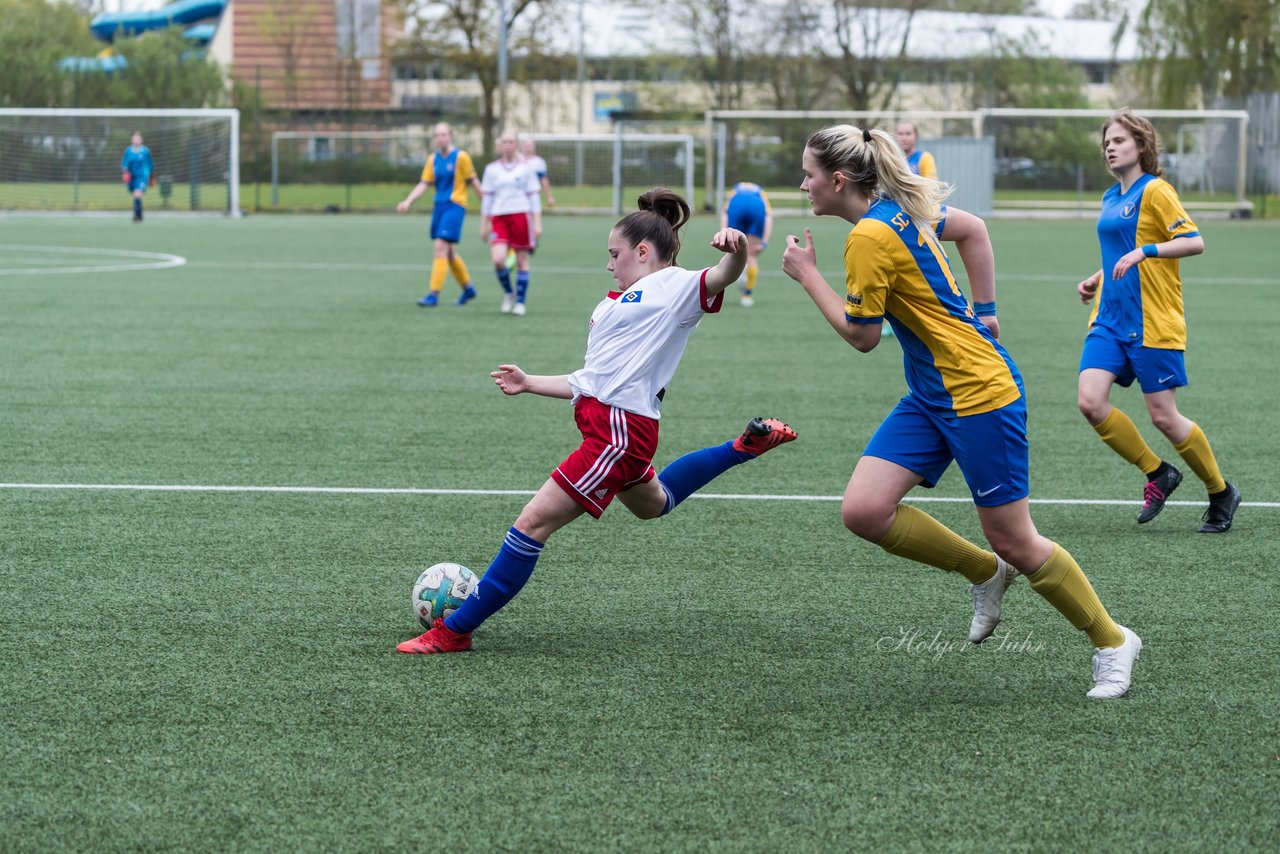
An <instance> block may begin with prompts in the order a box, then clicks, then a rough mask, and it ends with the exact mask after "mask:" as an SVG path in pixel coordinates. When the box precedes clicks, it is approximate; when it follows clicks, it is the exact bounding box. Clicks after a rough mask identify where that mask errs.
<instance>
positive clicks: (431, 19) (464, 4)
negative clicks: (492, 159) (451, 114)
mask: <svg viewBox="0 0 1280 854" xmlns="http://www.w3.org/2000/svg"><path fill="white" fill-rule="evenodd" d="M400 3H401V7H402V9H403V10H404V14H405V17H406V20H408V21H412V22H414V23H416V27H415V28H414V30H415V35H414V36H412V37H411V38H410V40H409V43H408V44H406V45H405V46H404V50H403V51H402V53H403V58H405V59H410V60H415V61H418V62H430V61H443V62H444V63H446V64H448V65H451V66H452V67H454V68H456V69H458V70H459V71H461V72H462V73H463V74H465V75H474V76H475V78H476V79H477V80H478V81H479V83H480V92H481V95H480V101H481V117H480V124H481V128H482V131H483V134H484V137H483V148H484V152H485V155H484V156H485V157H486V158H487V157H489V156H490V155H491V154H492V152H493V151H494V144H493V143H494V139H495V137H496V135H497V134H496V131H497V128H498V122H499V121H500V120H502V121H505V120H506V119H507V117H506V116H499V104H498V101H499V97H500V95H501V93H500V91H499V80H498V30H499V27H498V20H499V4H498V0H441V2H432V0H400ZM556 4H557V0H507V2H506V7H507V52H508V55H510V54H512V53H518V52H538V48H539V45H538V44H537V41H536V38H535V37H534V36H532V35H531V34H530V32H529V31H528V29H521V28H519V27H518V24H519V23H520V22H521V18H522V17H523V16H528V17H532V16H533V14H539V15H551V14H554V13H555V12H556V11H557V6H556Z"/></svg>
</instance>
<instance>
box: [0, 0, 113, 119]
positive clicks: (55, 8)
mask: <svg viewBox="0 0 1280 854" xmlns="http://www.w3.org/2000/svg"><path fill="white" fill-rule="evenodd" d="M100 49H101V45H100V44H98V43H97V42H96V41H94V39H93V37H92V36H91V35H90V34H89V27H88V23H87V21H86V20H85V19H84V18H83V17H82V16H81V15H80V12H79V11H78V10H77V9H76V8H75V6H73V5H71V4H69V3H62V2H58V3H49V2H46V0H0V105H2V106H6V107H65V106H75V104H73V103H72V102H73V101H74V100H75V91H74V87H75V83H76V80H75V77H74V75H72V74H68V73H66V72H63V71H60V70H59V68H58V63H59V62H60V61H61V60H62V59H64V58H66V57H69V56H92V55H94V54H96V53H97V52H98V51H99V50H100Z"/></svg>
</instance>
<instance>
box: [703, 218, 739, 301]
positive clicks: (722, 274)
mask: <svg viewBox="0 0 1280 854" xmlns="http://www.w3.org/2000/svg"><path fill="white" fill-rule="evenodd" d="M747 245H748V244H747V236H746V235H745V234H743V233H742V232H741V231H738V229H736V228H722V229H720V230H719V231H717V232H716V233H715V234H714V235H713V236H712V238H711V246H712V248H713V249H719V250H720V251H721V252H723V253H724V257H723V258H721V259H720V263H719V264H716V265H715V266H714V267H712V268H711V269H710V270H708V271H707V278H706V280H705V281H706V286H707V294H708V295H710V296H715V295H716V294H718V293H721V292H723V291H724V289H725V288H727V287H729V286H730V285H732V284H733V283H734V282H736V281H738V277H739V276H741V275H742V271H743V270H745V269H747Z"/></svg>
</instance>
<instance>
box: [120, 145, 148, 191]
mask: <svg viewBox="0 0 1280 854" xmlns="http://www.w3.org/2000/svg"><path fill="white" fill-rule="evenodd" d="M120 168H121V170H123V171H125V172H128V173H129V185H130V187H131V188H132V187H146V186H147V182H148V181H149V180H150V179H151V173H152V172H154V171H155V164H154V163H152V161H151V149H149V148H147V147H146V146H145V145H139V146H138V147H137V148H134V147H133V146H132V145H130V146H128V147H127V148H125V150H124V156H123V157H121V158H120Z"/></svg>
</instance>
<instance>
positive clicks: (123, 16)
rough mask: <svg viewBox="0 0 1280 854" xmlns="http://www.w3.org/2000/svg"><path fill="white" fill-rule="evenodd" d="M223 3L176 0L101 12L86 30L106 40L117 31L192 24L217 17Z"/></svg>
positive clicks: (135, 31) (130, 32)
mask: <svg viewBox="0 0 1280 854" xmlns="http://www.w3.org/2000/svg"><path fill="white" fill-rule="evenodd" d="M226 7H227V0H177V2H175V3H170V4H169V5H167V6H164V7H162V8H160V9H155V10H152V11H150V12H147V11H139V12H104V13H103V14H101V15H98V16H97V17H96V18H94V19H93V20H92V21H90V22H89V30H90V31H91V32H92V33H93V34H94V36H95V37H97V38H98V39H100V40H102V41H104V42H109V41H112V40H114V39H115V37H116V36H117V35H125V36H137V35H141V34H142V33H145V32H150V31H151V30H159V29H163V28H165V27H168V26H172V25H173V24H194V23H196V22H198V21H203V20H205V19H207V18H217V17H219V16H220V15H222V13H223V11H224V10H225V9H226Z"/></svg>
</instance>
